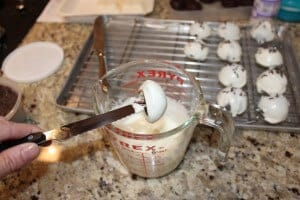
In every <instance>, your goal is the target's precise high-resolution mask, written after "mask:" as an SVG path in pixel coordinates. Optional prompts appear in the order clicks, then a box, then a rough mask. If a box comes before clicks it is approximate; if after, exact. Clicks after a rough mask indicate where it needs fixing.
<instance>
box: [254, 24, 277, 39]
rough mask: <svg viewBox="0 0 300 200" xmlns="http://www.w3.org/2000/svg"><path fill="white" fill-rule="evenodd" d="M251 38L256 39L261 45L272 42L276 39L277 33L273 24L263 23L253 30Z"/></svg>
mask: <svg viewBox="0 0 300 200" xmlns="http://www.w3.org/2000/svg"><path fill="white" fill-rule="evenodd" d="M250 34H251V37H252V38H253V39H255V40H256V41H257V42H258V43H259V44H263V43H265V42H270V41H272V40H274V38H275V31H274V28H273V26H272V24H271V23H270V22H269V21H261V22H260V23H258V24H256V25H255V26H253V27H252V29H251V32H250Z"/></svg>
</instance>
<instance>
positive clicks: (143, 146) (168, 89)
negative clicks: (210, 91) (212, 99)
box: [94, 60, 234, 177]
mask: <svg viewBox="0 0 300 200" xmlns="http://www.w3.org/2000/svg"><path fill="white" fill-rule="evenodd" d="M149 79H150V80H153V81H155V82H157V83H159V84H160V85H161V86H162V88H163V89H164V91H165V93H166V96H167V97H168V98H171V99H172V100H174V101H172V102H177V103H178V104H175V109H174V105H173V104H170V103H168V106H170V108H171V106H173V110H175V112H177V111H178V112H179V113H174V115H175V116H172V117H173V118H174V117H175V118H180V117H182V116H183V115H184V114H185V115H187V116H188V117H187V118H186V119H185V120H184V121H182V122H181V123H180V124H177V126H176V127H175V128H172V129H171V130H165V131H163V132H161V131H158V132H157V130H156V131H149V132H144V131H136V132H133V131H131V132H129V131H128V130H125V128H122V129H121V128H120V127H117V126H116V125H115V124H114V123H113V124H111V125H108V126H106V127H105V130H106V131H107V133H108V135H109V138H110V141H111V143H112V145H113V147H114V149H115V151H116V153H117V155H118V156H119V159H120V160H121V162H122V163H123V164H124V165H125V166H126V167H127V168H128V170H129V171H130V172H131V173H133V174H137V175H139V176H142V177H159V176H163V175H165V174H167V173H169V172H171V171H172V170H173V169H175V168H176V167H177V165H178V164H179V163H180V162H181V160H182V159H183V156H184V154H185V152H186V149H187V146H188V144H189V142H190V139H191V137H192V134H193V131H194V128H195V126H196V125H197V124H199V123H200V124H205V125H209V126H212V127H214V128H216V129H217V130H218V132H219V133H220V137H219V141H218V146H217V150H218V151H216V152H217V153H216V154H214V155H212V157H213V158H212V159H213V160H214V161H215V162H216V163H217V164H222V162H224V161H225V160H226V156H227V152H228V150H229V147H230V142H231V140H232V136H233V132H234V122H233V119H232V117H231V115H230V114H229V113H227V112H226V111H224V110H223V109H221V108H220V107H218V106H217V105H212V104H208V103H206V102H205V100H204V97H203V93H202V91H201V88H200V87H199V82H197V81H196V80H195V79H194V78H193V76H191V75H190V74H189V73H187V72H186V71H185V70H184V69H183V68H181V67H180V66H175V65H174V64H170V63H166V62H162V61H154V60H143V61H134V62H130V63H127V64H122V65H121V66H119V67H117V68H115V69H112V70H110V71H108V73H107V74H106V75H104V76H103V77H102V78H101V79H100V80H99V82H98V83H97V84H96V85H95V87H94V98H95V99H94V100H95V101H94V102H95V103H94V109H95V111H96V113H104V112H107V111H109V110H111V109H112V108H114V107H116V106H117V105H120V104H122V103H123V102H124V101H125V100H126V99H128V98H130V97H132V96H138V88H139V87H140V85H141V84H142V83H143V82H144V81H145V80H149ZM181 107H183V108H185V113H180V112H181V111H180V110H182V109H181ZM167 109H168V108H167Z"/></svg>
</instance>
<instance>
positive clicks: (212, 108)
mask: <svg viewBox="0 0 300 200" xmlns="http://www.w3.org/2000/svg"><path fill="white" fill-rule="evenodd" d="M205 110H206V111H205V114H200V117H199V123H200V124H204V125H207V126H210V127H213V128H215V129H217V130H218V132H219V141H218V146H217V150H218V152H217V155H216V157H215V163H216V164H217V166H219V165H224V164H225V162H226V159H227V154H228V151H229V148H230V144H231V141H232V138H233V135H234V131H235V125H234V120H233V117H232V115H231V114H230V113H229V112H228V111H226V110H225V109H224V108H222V107H221V106H219V105H217V104H207V105H206V109H205Z"/></svg>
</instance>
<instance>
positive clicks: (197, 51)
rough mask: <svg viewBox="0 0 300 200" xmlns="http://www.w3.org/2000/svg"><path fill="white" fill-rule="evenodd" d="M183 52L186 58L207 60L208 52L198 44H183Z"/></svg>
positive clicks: (206, 48)
mask: <svg viewBox="0 0 300 200" xmlns="http://www.w3.org/2000/svg"><path fill="white" fill-rule="evenodd" d="M183 51H184V54H185V55H186V56H187V57H188V58H191V59H193V60H200V61H203V60H205V59H206V58H207V55H208V51H209V50H208V47H205V46H204V45H202V44H200V43H199V42H189V43H186V44H185V46H184V50H183Z"/></svg>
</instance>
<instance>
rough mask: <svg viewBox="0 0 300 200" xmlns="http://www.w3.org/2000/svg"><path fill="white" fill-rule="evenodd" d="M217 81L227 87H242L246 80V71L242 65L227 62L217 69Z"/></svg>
mask: <svg viewBox="0 0 300 200" xmlns="http://www.w3.org/2000/svg"><path fill="white" fill-rule="evenodd" d="M219 81H220V82H221V83H222V84H223V85H224V86H227V87H236V88H242V87H243V86H244V85H246V82H247V72H246V70H245V68H244V67H243V66H242V65H239V64H229V65H226V66H224V67H222V69H221V70H220V71H219Z"/></svg>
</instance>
